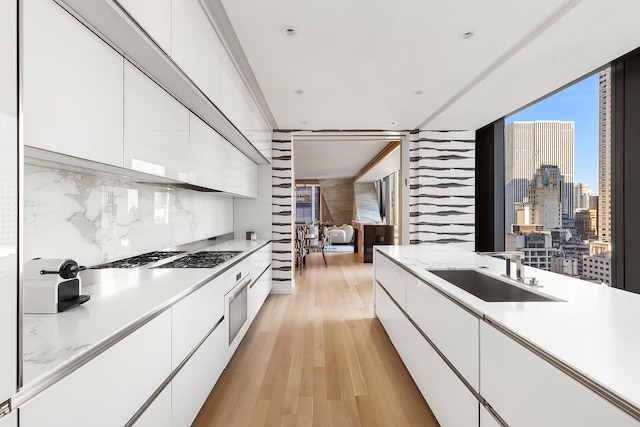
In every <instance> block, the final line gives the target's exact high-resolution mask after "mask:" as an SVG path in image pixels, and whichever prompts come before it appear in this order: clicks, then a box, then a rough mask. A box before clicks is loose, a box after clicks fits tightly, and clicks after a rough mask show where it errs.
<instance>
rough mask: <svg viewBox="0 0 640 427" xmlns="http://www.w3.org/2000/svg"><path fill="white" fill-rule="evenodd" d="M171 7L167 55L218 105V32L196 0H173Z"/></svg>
mask: <svg viewBox="0 0 640 427" xmlns="http://www.w3.org/2000/svg"><path fill="white" fill-rule="evenodd" d="M171 10H172V12H171V18H172V21H171V26H172V29H171V58H172V59H173V60H174V61H175V63H176V64H178V66H179V67H180V68H181V69H182V71H184V72H185V73H186V74H187V75H188V76H189V78H190V79H191V80H192V81H193V82H194V83H195V84H196V85H197V86H198V87H199V88H200V90H201V91H202V92H204V94H205V95H206V96H207V97H208V98H209V99H210V100H211V101H212V102H213V103H214V104H218V101H219V99H220V56H221V55H222V46H221V43H220V39H219V38H218V35H217V34H216V32H215V30H214V29H213V27H212V26H211V23H210V22H209V19H208V18H207V16H206V15H205V13H204V10H203V9H202V7H201V6H200V2H199V1H198V0H179V1H175V0H174V1H172V2H171ZM224 55H225V56H226V53H225V54H224ZM223 112H224V111H223Z"/></svg>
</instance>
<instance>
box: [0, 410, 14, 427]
mask: <svg viewBox="0 0 640 427" xmlns="http://www.w3.org/2000/svg"><path fill="white" fill-rule="evenodd" d="M0 427H18V411H13V412H11V413H10V414H8V415H5V416H4V417H2V418H0Z"/></svg>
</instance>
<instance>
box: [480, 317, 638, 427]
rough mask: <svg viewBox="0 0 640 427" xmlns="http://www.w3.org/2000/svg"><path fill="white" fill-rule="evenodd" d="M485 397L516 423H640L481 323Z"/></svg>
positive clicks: (548, 425) (619, 426)
mask: <svg viewBox="0 0 640 427" xmlns="http://www.w3.org/2000/svg"><path fill="white" fill-rule="evenodd" d="M480 342H481V343H482V345H481V347H480V378H481V379H482V381H481V389H482V395H483V397H484V398H485V399H486V400H487V402H489V404H490V405H491V407H492V408H493V409H494V410H495V412H496V413H498V414H499V415H500V417H501V418H502V419H503V420H504V421H505V422H506V423H507V424H508V425H511V426H518V427H521V426H522V427H527V426H531V427H539V426H546V427H552V426H558V427H561V426H562V427H564V426H580V427H588V426H594V427H600V426H616V427H624V426H637V425H638V422H637V421H635V420H634V419H632V418H631V417H630V416H628V415H627V414H625V413H624V412H622V411H621V410H619V409H618V408H616V407H615V406H613V405H612V404H611V403H609V402H608V401H606V400H604V399H603V398H602V397H600V396H598V395H597V394H595V393H594V392H593V391H591V390H589V389H587V388H586V387H584V386H583V385H581V384H580V383H578V382H577V381H576V380H574V379H572V378H571V377H569V376H568V375H567V374H565V373H564V372H562V371H560V370H559V369H557V368H556V367H554V366H552V365H551V364H549V363H548V362H546V361H545V360H543V359H542V358H540V357H539V356H537V355H535V354H534V353H533V352H531V351H530V350H528V349H527V348H525V347H523V346H521V345H519V344H518V343H516V342H515V341H513V340H512V339H510V338H509V337H507V336H506V335H504V334H503V333H501V332H500V331H498V330H497V329H495V328H494V327H492V326H490V325H488V324H485V323H483V324H482V325H481V327H480Z"/></svg>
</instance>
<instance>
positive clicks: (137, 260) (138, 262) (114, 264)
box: [91, 251, 185, 269]
mask: <svg viewBox="0 0 640 427" xmlns="http://www.w3.org/2000/svg"><path fill="white" fill-rule="evenodd" d="M183 253H185V251H155V252H148V253H146V254H142V255H136V256H133V257H130V258H125V259H121V260H118V261H111V262H107V263H104V264H100V265H95V266H93V267H91V268H92V269H100V268H135V267H141V266H143V265H146V264H151V263H152V262H157V261H160V260H161V259H165V258H169V257H172V256H176V255H180V254H183Z"/></svg>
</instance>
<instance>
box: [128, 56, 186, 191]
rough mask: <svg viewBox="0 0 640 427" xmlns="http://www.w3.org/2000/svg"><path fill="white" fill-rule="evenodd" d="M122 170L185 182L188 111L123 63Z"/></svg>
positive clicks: (135, 69)
mask: <svg viewBox="0 0 640 427" xmlns="http://www.w3.org/2000/svg"><path fill="white" fill-rule="evenodd" d="M124 71H125V72H124V167H126V168H129V169H133V170H137V171H141V172H146V173H151V174H153V175H159V176H163V177H166V178H172V179H177V180H180V181H187V180H188V176H189V110H187V109H186V108H185V107H184V106H183V105H182V104H180V103H179V102H178V101H176V100H175V99H174V98H173V97H172V96H171V95H169V94H168V93H167V92H166V91H165V90H164V89H162V88H161V87H160V86H158V85H157V84H155V83H154V82H153V81H152V80H150V79H149V78H147V76H145V75H144V74H143V73H142V72H141V71H140V70H138V69H137V68H136V67H134V66H133V65H131V64H130V63H129V62H126V63H125V70H124Z"/></svg>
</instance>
